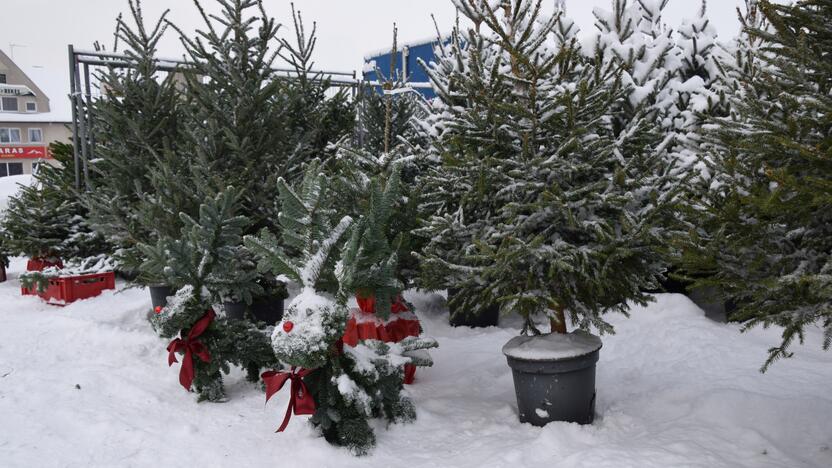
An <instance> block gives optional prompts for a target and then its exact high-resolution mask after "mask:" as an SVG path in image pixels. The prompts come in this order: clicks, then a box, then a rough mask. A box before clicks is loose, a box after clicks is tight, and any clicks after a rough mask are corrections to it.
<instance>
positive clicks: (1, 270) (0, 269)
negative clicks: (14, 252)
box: [0, 263, 7, 283]
mask: <svg viewBox="0 0 832 468" xmlns="http://www.w3.org/2000/svg"><path fill="white" fill-rule="evenodd" d="M6 279H7V278H6V265H3V264H2V263H0V283H2V282H4V281H6Z"/></svg>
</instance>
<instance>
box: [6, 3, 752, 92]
mask: <svg viewBox="0 0 832 468" xmlns="http://www.w3.org/2000/svg"><path fill="white" fill-rule="evenodd" d="M554 1H555V0H544V2H545V3H546V4H554ZM202 3H203V4H204V5H206V7H208V9H209V11H210V10H211V9H212V8H214V6H213V4H214V3H215V2H214V0H202ZM294 3H295V6H296V7H297V8H298V9H299V10H301V12H302V13H303V16H304V19H305V21H306V22H307V23H309V26H311V22H312V21H315V22H317V26H318V45H317V49H316V54H315V61H316V68H319V69H327V70H338V71H352V70H361V64H362V57H363V56H364V54H365V53H366V52H368V51H371V50H376V49H380V48H384V47H388V46H389V45H390V42H391V37H392V32H391V31H392V25H393V23H394V22H395V23H397V24H398V27H399V41H400V43H406V42H408V41H413V40H420V39H425V38H428V37H432V36H434V35H435V32H434V31H435V29H434V25H433V21H432V20H431V14H434V15H435V17H436V19H437V22H438V23H439V27H440V29H441V30H442V31H443V32H445V31H448V30H450V28H451V26H452V25H453V22H454V18H455V13H454V9H453V6H452V3H451V1H450V0H296V1H295V2H294ZM741 3H742V0H710V1H709V2H708V12H709V16H710V18H711V19H712V21H713V23H714V25H715V26H716V27H717V29H718V31H719V33H720V36H721V37H722V39H727V38H729V37H731V36H733V35H734V34H736V32H737V31H738V30H739V26H738V22H737V19H736V13H735V9H736V7H737V6H738V5H739V4H741ZM610 4H611V0H566V8H567V13H568V14H569V16H571V17H572V18H573V19H575V21H576V22H577V23H578V25H579V26H580V27H581V29H582V30H584V31H591V30H594V26H593V17H592V9H593V8H594V7H598V6H600V7H602V8H607V9H609V8H610ZM700 4H701V1H700V0H670V4H669V6H668V8H667V9H666V10H665V15H664V18H665V21H666V22H667V23H668V24H669V25H671V26H675V25H677V24H678V23H679V21H680V20H681V19H682V18H685V17H690V16H692V15H694V14H695V12H696V11H697V9H698V8H699V6H700ZM265 5H266V11H267V12H268V13H269V14H270V15H272V16H274V17H275V18H277V20H278V22H281V23H283V24H284V25H285V26H286V28H285V29H284V33H285V32H288V31H290V30H291V16H290V14H291V13H290V12H291V10H290V1H289V0H265ZM142 7H143V10H144V12H145V19H146V21H147V22H150V21H151V20H153V19H155V18H157V17H158V15H159V14H160V13H161V12H162V11H163V10H164V9H165V8H170V10H171V13H170V16H169V18H170V19H171V20H172V21H173V22H174V23H176V24H178V25H179V26H180V27H181V28H183V29H184V30H186V31H192V30H194V29H196V28H198V27H199V26H200V24H201V20H200V18H199V16H198V13H197V11H196V8H195V7H194V5H193V1H192V0H144V1H143V2H142ZM121 11H124V12H125V13H126V12H127V11H128V8H127V0H2V6H1V7H0V15H2V17H3V18H4V19H5V20H4V21H3V24H2V27H0V49H2V50H3V51H5V52H6V53H7V54H10V55H11V54H12V52H13V55H14V58H15V61H16V62H17V63H18V64H19V65H21V66H23V67H24V69H26V68H30V67H32V66H38V67H43V69H41V70H42V71H48V72H49V75H51V77H53V78H54V80H55V83H60V82H63V83H66V82H67V78H66V75H67V68H68V65H67V52H66V50H67V49H66V47H67V44H74V45H75V47H76V48H78V49H92V44H93V43H94V42H95V41H96V40H98V41H101V42H102V43H104V44H106V47H107V49H108V50H109V49H111V47H112V42H113V40H112V33H113V29H114V25H115V18H116V16H117V15H118V14H119V12H121ZM10 44H17V46H14V47H11V46H10ZM12 49H13V50H12ZM160 55H161V56H164V57H180V56H181V55H182V48H181V46H180V44H179V41H178V39H177V37H176V35H175V33H174V32H173V31H169V32H168V36H167V38H166V40H165V42H164V43H163V44H162V46H161V50H160ZM38 75H42V73H38ZM44 87H47V88H50V89H55V85H53V84H45V86H44ZM47 92H49V91H47ZM54 92H55V91H52V93H54Z"/></svg>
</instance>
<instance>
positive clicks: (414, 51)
mask: <svg viewBox="0 0 832 468" xmlns="http://www.w3.org/2000/svg"><path fill="white" fill-rule="evenodd" d="M438 43H439V42H438V41H436V40H434V41H430V42H421V43H417V44H405V45H402V46H401V47H400V50H399V52H398V53H397V54H396V73H397V74H398V76H400V77H403V76H402V73H403V70H404V60H403V58H402V57H403V54H404V52H405V51H404V48H405V47H407V49H408V50H407V52H408V53H407V81H409V82H412V83H427V82H429V81H430V80H429V79H428V75H427V73H425V70H424V68H422V66H421V65H419V61H418V59H420V58H421V59H422V60H424V61H425V63H430V62H431V61H432V60H433V59H434V57H435V55H434V53H433V48H434V47H435V46H436V45H437V44H438ZM390 58H391V55H390V52H386V53H381V54H372V55H370V56H367V57H365V58H364V62H365V64H371V63H372V62H375V66H376V68H378V70H379V71H380V72H381V74H382V76H381V77H378V76H376V72H375V70H374V69H370V68H369V67H368V66H367V65H365V70H366V71H365V72H364V79H365V80H367V81H384V80H386V79H387V74H389V73H390ZM416 90H417V91H419V92H420V93H421V94H422V95H423V96H425V97H427V98H432V97H434V96H436V93H434V92H433V90H432V89H424V88H416Z"/></svg>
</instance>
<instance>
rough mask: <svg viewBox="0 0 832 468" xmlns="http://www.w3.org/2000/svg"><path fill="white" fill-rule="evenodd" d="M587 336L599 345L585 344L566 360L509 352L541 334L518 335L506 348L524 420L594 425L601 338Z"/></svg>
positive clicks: (504, 350)
mask: <svg viewBox="0 0 832 468" xmlns="http://www.w3.org/2000/svg"><path fill="white" fill-rule="evenodd" d="M576 333H585V332H576ZM585 335H586V336H587V337H592V338H590V339H591V340H592V339H594V340H597V347H595V346H592V347H585V348H583V349H582V350H581V351H578V352H576V354H578V355H573V356H570V357H567V358H562V359H520V358H517V357H516V356H512V355H510V354H516V353H512V352H511V351H508V352H507V349H508V348H509V347H510V346H512V344H516V340H518V339H519V340H534V339H536V338H540V337H516V338H513V339H512V340H511V341H509V342H508V343H507V344H506V346H504V347H503V354H505V355H506V360H507V361H508V365H509V367H511V371H512V374H513V376H514V390H515V393H516V395H517V409H518V410H519V416H520V422H523V423H530V424H532V425H535V426H545V425H546V424H548V423H550V422H553V421H566V422H575V423H579V424H591V423H592V421H593V420H594V419H595V363H597V362H598V355H599V351H600V349H601V339H600V338H598V337H597V336H595V335H590V334H588V333H585ZM562 336H564V335H562ZM592 348H595V349H594V350H592Z"/></svg>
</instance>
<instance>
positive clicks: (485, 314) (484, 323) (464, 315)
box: [448, 288, 500, 328]
mask: <svg viewBox="0 0 832 468" xmlns="http://www.w3.org/2000/svg"><path fill="white" fill-rule="evenodd" d="M456 294H459V289H456V288H449V289H448V309H449V311H450V316H449V317H448V323H450V324H451V326H452V327H472V328H485V327H496V326H497V325H498V324H499V322H500V306H499V304H491V305H487V306H485V307H483V308H481V309H479V310H473V311H471V310H456V309H455V308H454V307H453V306H452V305H451V299H452V298H453V297H454V296H455V295H456Z"/></svg>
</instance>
